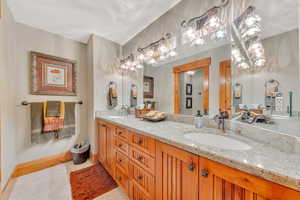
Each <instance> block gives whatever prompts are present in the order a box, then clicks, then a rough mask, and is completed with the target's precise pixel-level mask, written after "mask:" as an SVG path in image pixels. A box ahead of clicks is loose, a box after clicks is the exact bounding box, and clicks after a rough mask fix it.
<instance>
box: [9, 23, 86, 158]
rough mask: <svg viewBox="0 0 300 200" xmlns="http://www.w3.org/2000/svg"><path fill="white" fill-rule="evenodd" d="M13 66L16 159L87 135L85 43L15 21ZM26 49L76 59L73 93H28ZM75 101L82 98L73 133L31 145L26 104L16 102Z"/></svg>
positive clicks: (64, 147)
mask: <svg viewBox="0 0 300 200" xmlns="http://www.w3.org/2000/svg"><path fill="white" fill-rule="evenodd" d="M15 40H16V42H17V50H16V52H15V53H16V57H17V60H16V68H17V69H18V72H17V73H15V74H14V76H12V77H11V78H13V79H14V80H15V82H16V87H15V88H14V90H16V92H17V97H16V101H15V109H16V112H17V122H18V126H16V131H17V133H18V137H17V138H16V141H15V142H16V151H17V154H18V157H17V162H18V163H23V162H27V161H30V160H36V159H39V158H43V157H46V156H51V155H55V154H59V153H62V152H66V151H69V150H70V148H71V147H72V145H73V144H74V143H75V142H76V141H81V140H84V139H88V133H87V102H88V96H87V89H86V88H87V57H86V49H87V46H86V45H85V44H82V43H79V42H76V41H73V40H69V39H65V38H63V37H61V36H59V35H56V34H52V33H48V32H45V31H42V30H39V29H35V28H32V27H29V26H26V25H22V24H16V38H15ZM30 51H37V52H41V53H45V54H49V55H53V56H58V57H62V58H68V59H72V60H76V61H77V62H78V65H77V66H78V69H77V96H75V97H56V96H38V95H30V79H29V77H30V74H29V73H30ZM23 100H27V101H36V102H41V101H47V100H61V101H78V100H83V102H84V104H83V105H82V106H79V105H77V110H76V111H77V118H76V120H77V121H76V123H77V127H76V135H75V136H73V137H72V138H69V139H64V140H60V141H51V142H49V143H47V144H38V145H32V144H31V142H30V134H31V130H30V106H27V107H25V106H19V104H20V103H21V102H22V101H23Z"/></svg>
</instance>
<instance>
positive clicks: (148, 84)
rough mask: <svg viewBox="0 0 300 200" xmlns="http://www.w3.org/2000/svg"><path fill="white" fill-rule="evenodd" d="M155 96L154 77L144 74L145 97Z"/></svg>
mask: <svg viewBox="0 0 300 200" xmlns="http://www.w3.org/2000/svg"><path fill="white" fill-rule="evenodd" d="M153 97H154V78H153V77H150V76H144V98H153Z"/></svg>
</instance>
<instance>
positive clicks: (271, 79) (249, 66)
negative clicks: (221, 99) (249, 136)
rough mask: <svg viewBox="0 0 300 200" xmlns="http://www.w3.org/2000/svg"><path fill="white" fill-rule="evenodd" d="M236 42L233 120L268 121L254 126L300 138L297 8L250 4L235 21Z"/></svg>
mask: <svg viewBox="0 0 300 200" xmlns="http://www.w3.org/2000/svg"><path fill="white" fill-rule="evenodd" d="M273 3H274V5H275V4H276V6H274V7H272V9H266V8H268V6H269V5H270V4H273ZM283 10H284V12H283ZM275 22H276V23H275ZM232 41H233V43H232V86H233V93H232V95H233V98H232V99H233V101H232V102H233V105H232V107H233V111H234V112H235V115H234V116H240V115H241V114H243V111H246V112H250V113H253V116H255V117H262V116H263V117H267V118H268V119H269V120H265V121H264V120H258V121H257V120H252V121H251V122H252V123H253V125H254V126H259V127H263V128H267V129H270V130H273V131H280V132H282V133H285V134H292V135H299V133H300V120H299V115H300V101H299V100H300V96H299V95H300V89H299V88H300V87H299V86H300V68H299V44H298V43H299V28H298V15H297V2H296V1H293V0H287V1H276V2H275V1H272V2H269V1H259V0H253V1H251V6H250V7H247V8H246V9H245V10H244V12H242V14H241V15H240V16H238V17H237V18H236V19H235V20H234V23H233V26H232ZM239 119H240V118H239ZM266 123H267V124H266Z"/></svg>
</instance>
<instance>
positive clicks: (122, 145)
mask: <svg viewBox="0 0 300 200" xmlns="http://www.w3.org/2000/svg"><path fill="white" fill-rule="evenodd" d="M116 149H117V150H118V151H121V152H122V153H124V154H125V155H127V156H128V153H129V145H128V143H127V142H125V141H124V140H123V139H121V138H119V137H117V138H116Z"/></svg>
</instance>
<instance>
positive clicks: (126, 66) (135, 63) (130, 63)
mask: <svg viewBox="0 0 300 200" xmlns="http://www.w3.org/2000/svg"><path fill="white" fill-rule="evenodd" d="M143 67H144V66H143V64H142V63H141V62H140V61H139V60H138V59H136V58H135V56H134V55H133V54H130V55H129V56H128V57H127V58H125V59H122V60H120V68H121V69H122V70H130V71H136V70H137V69H142V68H143Z"/></svg>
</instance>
